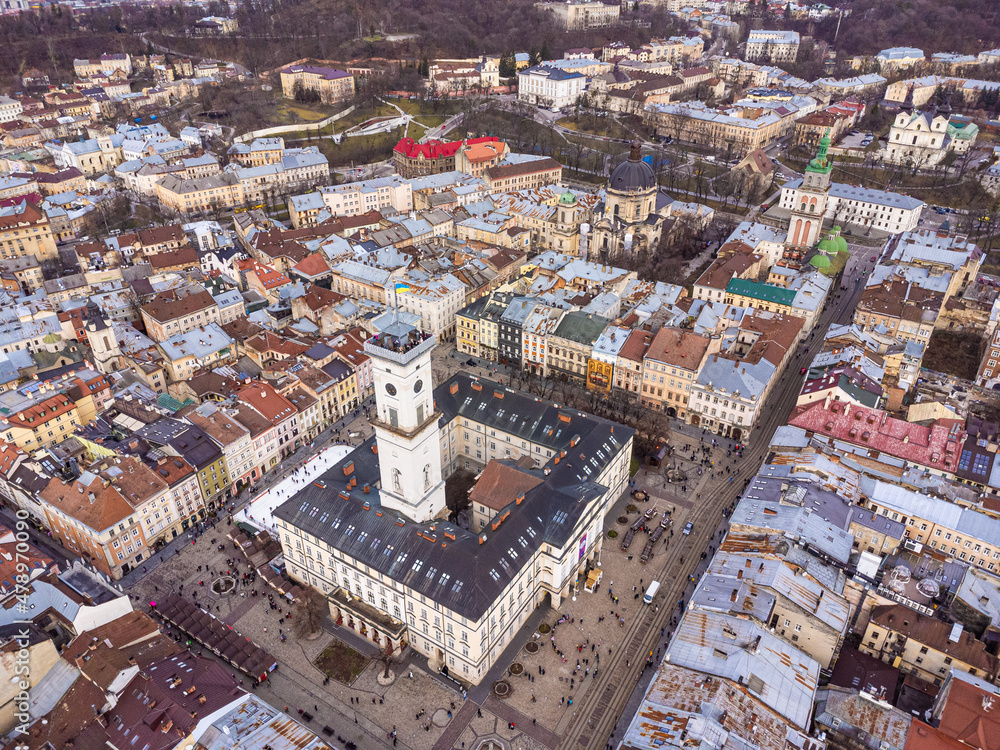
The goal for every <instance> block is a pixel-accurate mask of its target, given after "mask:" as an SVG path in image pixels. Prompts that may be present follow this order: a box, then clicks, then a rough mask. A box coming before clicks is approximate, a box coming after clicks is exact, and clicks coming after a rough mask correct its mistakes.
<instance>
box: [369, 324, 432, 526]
mask: <svg viewBox="0 0 1000 750" xmlns="http://www.w3.org/2000/svg"><path fill="white" fill-rule="evenodd" d="M436 345H437V342H436V341H435V339H434V337H433V336H431V335H430V334H427V333H422V332H420V331H418V330H417V329H415V328H414V327H413V326H410V325H407V324H405V323H401V322H399V321H398V319H397V320H396V321H395V322H393V323H392V324H390V325H389V326H388V327H387V328H386V329H385V330H384V331H383V332H382V333H380V334H378V336H375V337H373V338H371V339H369V340H368V341H366V342H365V347H364V348H365V354H367V355H368V356H369V357H371V358H372V374H373V377H374V380H375V403H376V412H377V415H376V417H375V418H374V419H373V420H372V425H373V426H374V428H375V437H376V440H377V444H378V460H379V473H380V474H381V484H382V486H381V488H380V491H379V492H380V497H381V501H382V506H383V507H385V508H388V509H390V510H393V511H396V512H398V513H400V514H402V515H404V516H406V517H407V518H409V519H411V520H413V521H417V522H418V523H422V522H424V521H428V520H430V519H432V518H434V517H435V516H437V515H438V513H440V512H441V511H442V510H443V509H444V508H445V495H444V479H443V478H442V476H441V439H440V435H439V429H438V419H439V418H440V416H441V415H440V414H439V413H438V412H437V411H435V409H434V393H433V390H434V388H433V385H434V384H433V382H432V381H431V351H432V350H433V349H434V347H435V346H436Z"/></svg>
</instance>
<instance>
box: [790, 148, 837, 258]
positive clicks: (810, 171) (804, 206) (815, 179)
mask: <svg viewBox="0 0 1000 750" xmlns="http://www.w3.org/2000/svg"><path fill="white" fill-rule="evenodd" d="M829 148H830V131H829V130H827V131H826V132H825V133H824V134H823V138H822V139H821V140H820V142H819V150H818V151H817V152H816V158H815V159H813V160H812V161H811V162H809V165H808V166H807V167H806V171H805V174H804V175H803V176H802V186H801V187H800V188H799V189H798V190H796V191H795V200H794V203H793V204H792V214H791V216H789V217H788V237H787V238H786V239H785V244H787V245H790V246H792V247H812V246H813V245H815V244H816V242H817V241H818V240H819V234H820V231H821V230H822V229H823V214H825V213H826V204H827V200H828V198H829V196H830V172H832V171H833V165H832V164H831V163H830V159H829V158H828V157H827V151H828V150H829Z"/></svg>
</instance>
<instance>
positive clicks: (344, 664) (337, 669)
mask: <svg viewBox="0 0 1000 750" xmlns="http://www.w3.org/2000/svg"><path fill="white" fill-rule="evenodd" d="M370 663H371V659H369V658H368V657H366V656H365V655H364V654H362V653H360V652H358V651H355V650H354V649H353V648H351V647H350V646H348V645H347V644H346V643H344V642H343V641H340V640H337V639H336V638H334V639H333V640H332V641H330V644H329V645H328V646H327V647H326V648H325V649H323V653H321V654H320V655H319V656H317V657H316V668H317V669H319V671H321V672H322V673H323V674H325V675H326V676H327V677H330V678H331V679H334V680H336V681H337V682H341V683H343V684H344V685H350V684H351V683H352V682H354V680H355V679H357V677H358V675H359V674H361V673H362V672H364V671H365V668H366V667H367V666H368V665H369V664H370Z"/></svg>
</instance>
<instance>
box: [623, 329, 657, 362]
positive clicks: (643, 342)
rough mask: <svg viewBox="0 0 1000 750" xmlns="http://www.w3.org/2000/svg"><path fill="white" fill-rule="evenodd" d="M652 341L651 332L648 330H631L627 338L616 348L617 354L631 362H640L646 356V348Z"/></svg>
mask: <svg viewBox="0 0 1000 750" xmlns="http://www.w3.org/2000/svg"><path fill="white" fill-rule="evenodd" d="M652 341H653V334H652V333H651V332H650V331H643V330H642V329H637V330H635V331H632V333H630V334H629V337H628V340H626V341H625V344H624V345H623V346H622V348H621V349H619V350H618V356H619V357H621V358H622V359H629V360H632V361H633V362H642V360H643V357H645V356H646V350H647V349H648V348H649V345H650V343H652Z"/></svg>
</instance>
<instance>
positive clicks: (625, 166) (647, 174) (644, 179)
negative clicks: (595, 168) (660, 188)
mask: <svg viewBox="0 0 1000 750" xmlns="http://www.w3.org/2000/svg"><path fill="white" fill-rule="evenodd" d="M634 156H635V155H634V154H633V157H634ZM655 187H656V174H654V172H653V168H652V167H651V166H649V165H648V164H647V163H646V162H644V161H642V160H641V159H638V158H629V160H628V161H623V162H622V163H621V164H619V165H618V166H617V167H615V168H614V171H613V172H612V173H611V179H610V180H609V181H608V189H609V190H616V191H620V192H631V191H637V190H652V189H653V188H655Z"/></svg>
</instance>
